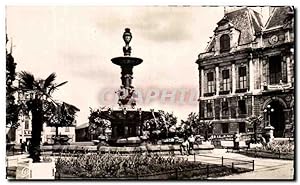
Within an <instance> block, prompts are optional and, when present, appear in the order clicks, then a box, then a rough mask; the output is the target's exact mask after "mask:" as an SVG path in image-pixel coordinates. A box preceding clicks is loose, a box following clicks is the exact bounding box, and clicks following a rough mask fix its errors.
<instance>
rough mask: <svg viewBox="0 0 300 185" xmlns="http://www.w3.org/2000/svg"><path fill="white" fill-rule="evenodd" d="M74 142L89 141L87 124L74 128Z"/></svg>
mask: <svg viewBox="0 0 300 185" xmlns="http://www.w3.org/2000/svg"><path fill="white" fill-rule="evenodd" d="M75 134H76V142H82V141H91V140H92V138H91V135H90V134H89V123H84V124H82V125H79V126H77V127H76V130H75Z"/></svg>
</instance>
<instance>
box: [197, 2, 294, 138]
mask: <svg viewBox="0 0 300 185" xmlns="http://www.w3.org/2000/svg"><path fill="white" fill-rule="evenodd" d="M269 16H270V17H269V18H268V20H267V22H266V24H263V23H262V21H261V20H262V17H261V15H260V14H259V13H258V12H256V11H254V10H252V9H251V8H242V9H239V10H235V11H232V12H227V13H225V15H224V17H223V18H222V19H221V20H220V21H219V22H218V23H217V27H216V29H215V30H214V36H213V37H212V38H211V40H210V42H209V43H208V46H207V48H206V50H205V52H204V53H200V54H199V56H198V60H197V62H196V63H197V64H198V69H199V87H200V88H199V91H200V99H199V107H200V108H199V115H200V118H201V121H211V122H213V125H214V128H213V133H214V134H215V135H224V134H232V133H234V132H236V131H239V132H240V133H246V132H248V131H251V130H253V127H252V125H250V124H248V123H247V122H246V119H245V118H247V117H249V116H252V115H256V116H260V115H261V116H262V117H263V123H264V125H262V126H261V127H262V128H266V127H267V126H269V127H270V126H272V127H274V136H275V137H292V136H293V132H294V85H295V84H294V74H295V72H294V70H295V68H294V65H295V63H294V47H295V43H294V9H293V7H272V8H270V15H269Z"/></svg>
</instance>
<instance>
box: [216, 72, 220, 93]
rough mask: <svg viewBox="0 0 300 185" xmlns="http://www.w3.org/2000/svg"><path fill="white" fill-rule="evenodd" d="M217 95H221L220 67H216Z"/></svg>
mask: <svg viewBox="0 0 300 185" xmlns="http://www.w3.org/2000/svg"><path fill="white" fill-rule="evenodd" d="M215 69H216V95H219V91H220V82H219V66H216V68H215Z"/></svg>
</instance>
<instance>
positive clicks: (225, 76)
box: [222, 69, 230, 91]
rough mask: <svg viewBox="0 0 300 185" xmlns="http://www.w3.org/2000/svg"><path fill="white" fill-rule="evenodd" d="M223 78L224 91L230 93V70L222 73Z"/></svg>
mask: <svg viewBox="0 0 300 185" xmlns="http://www.w3.org/2000/svg"><path fill="white" fill-rule="evenodd" d="M222 78H223V90H224V91H229V90H230V83H229V70H228V69H226V70H223V71H222Z"/></svg>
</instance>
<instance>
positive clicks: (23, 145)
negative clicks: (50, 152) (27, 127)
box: [21, 142, 25, 154]
mask: <svg viewBox="0 0 300 185" xmlns="http://www.w3.org/2000/svg"><path fill="white" fill-rule="evenodd" d="M23 152H25V142H22V143H21V154H23Z"/></svg>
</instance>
